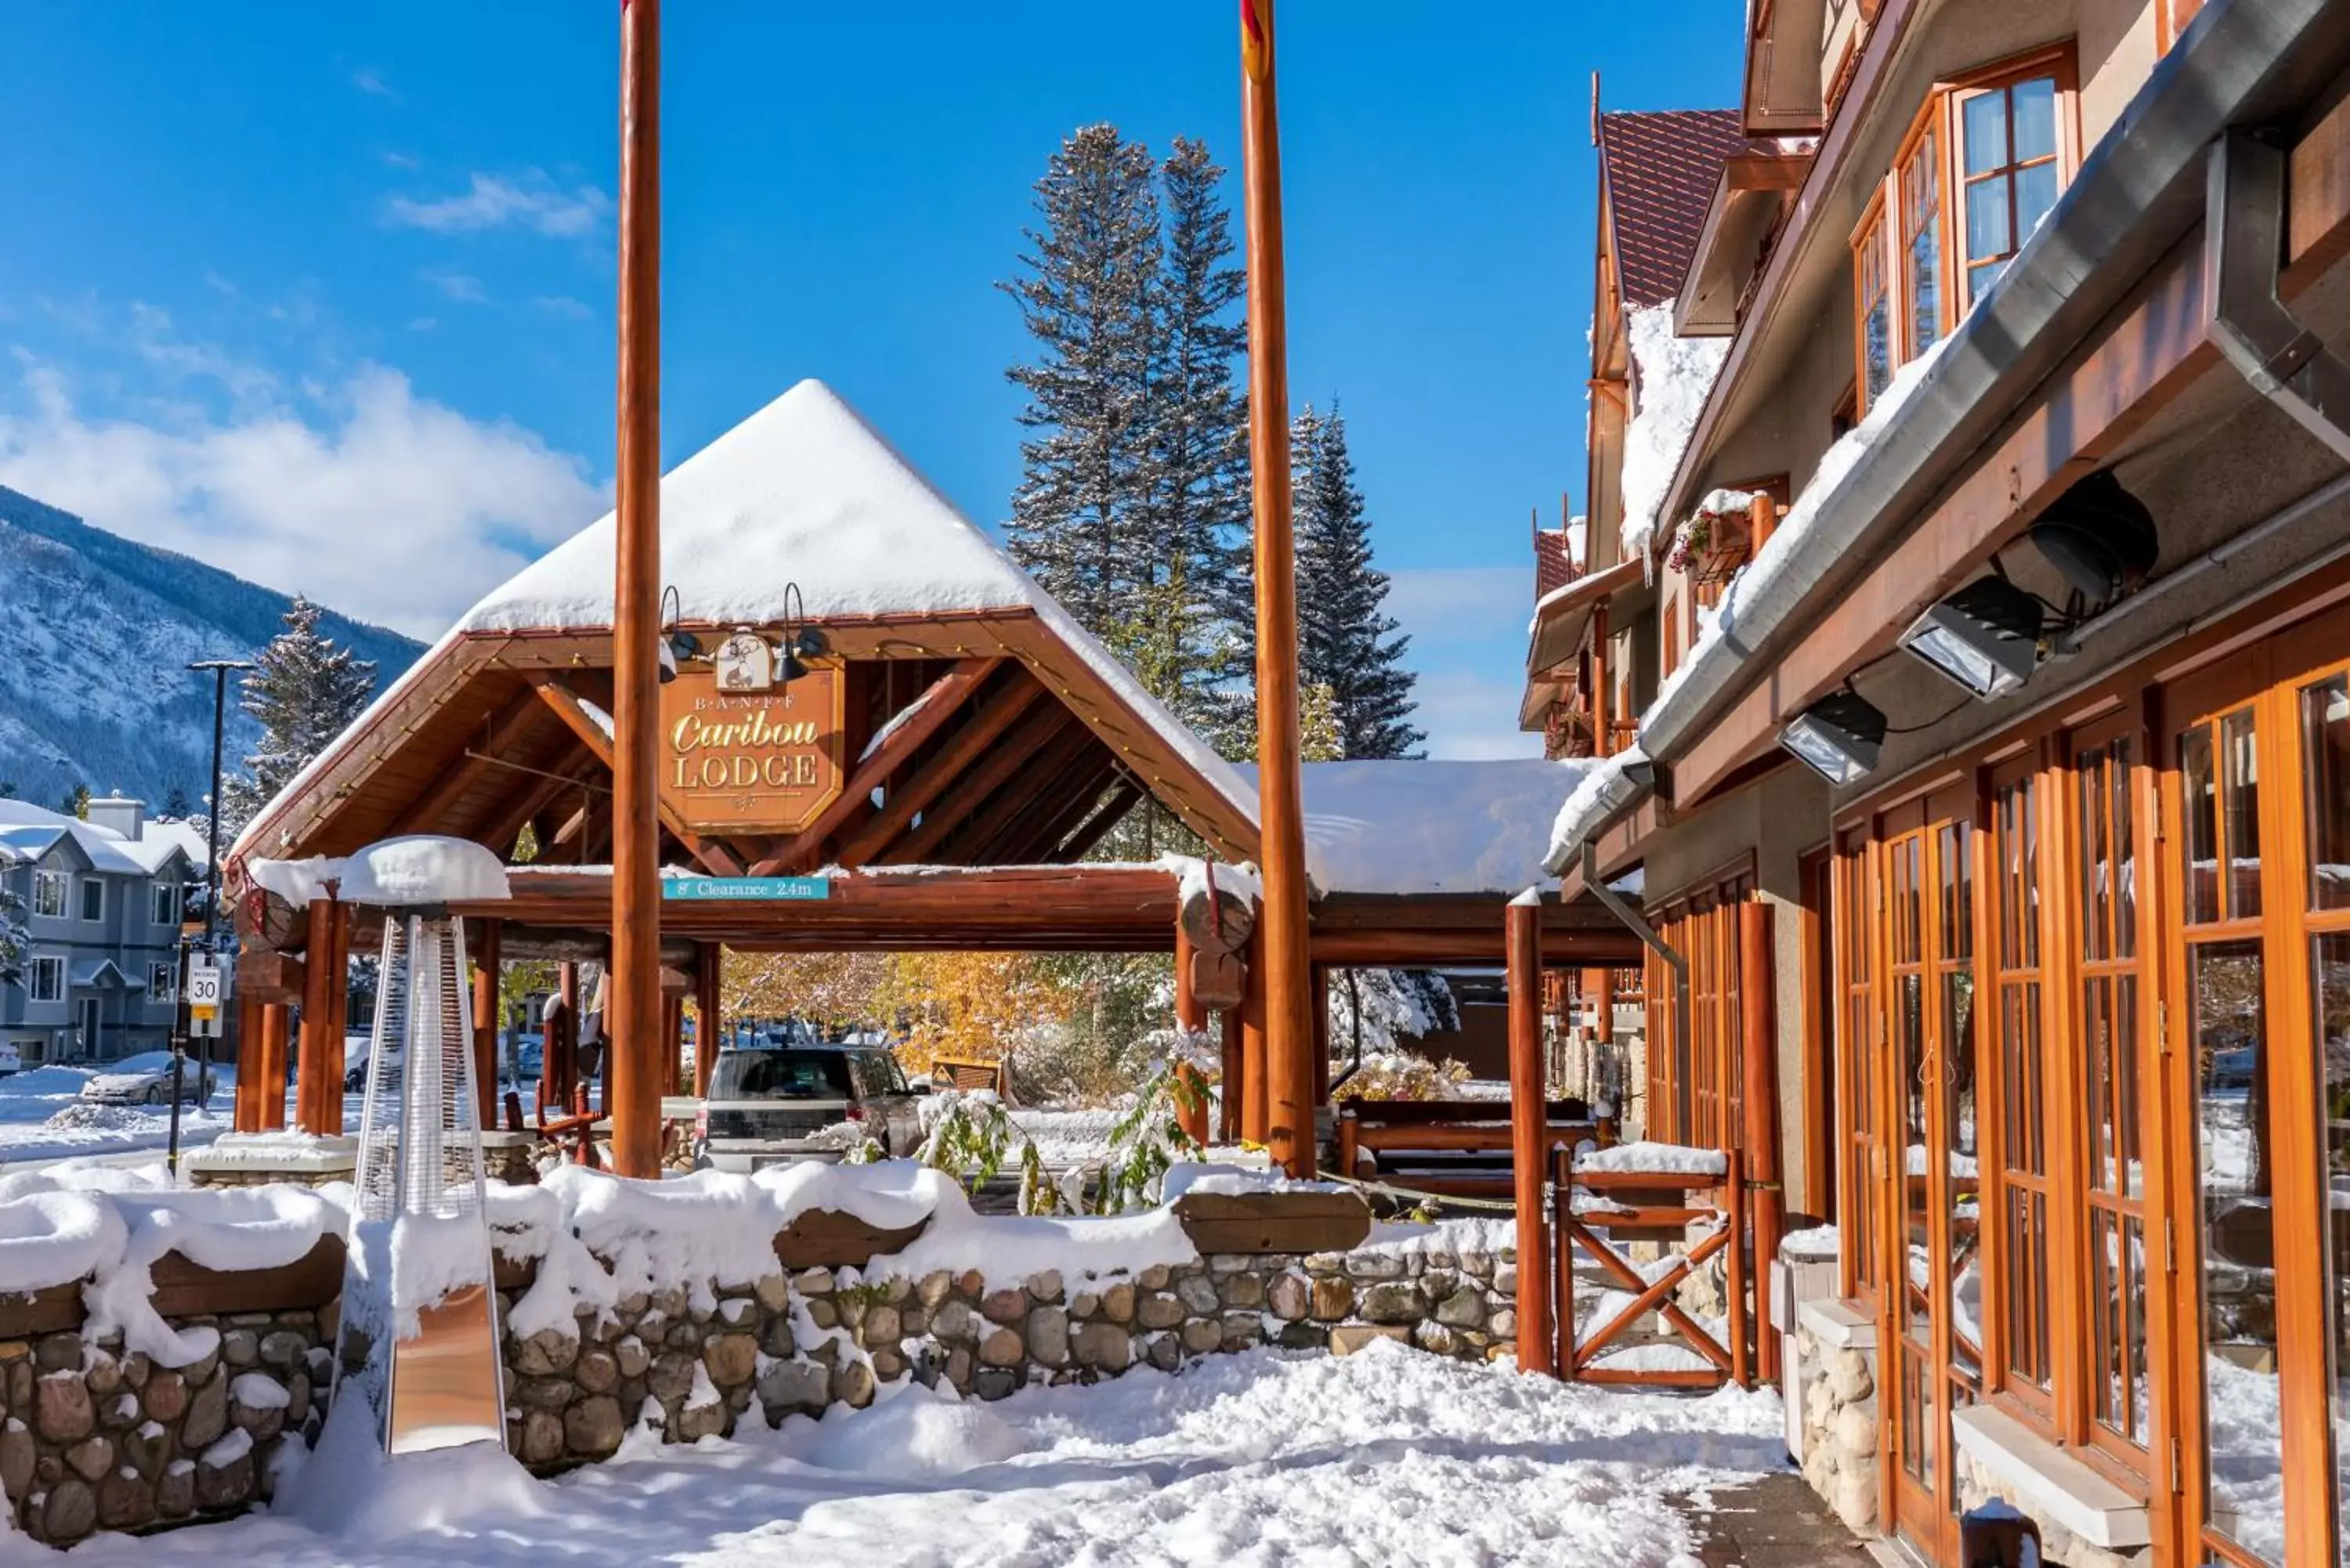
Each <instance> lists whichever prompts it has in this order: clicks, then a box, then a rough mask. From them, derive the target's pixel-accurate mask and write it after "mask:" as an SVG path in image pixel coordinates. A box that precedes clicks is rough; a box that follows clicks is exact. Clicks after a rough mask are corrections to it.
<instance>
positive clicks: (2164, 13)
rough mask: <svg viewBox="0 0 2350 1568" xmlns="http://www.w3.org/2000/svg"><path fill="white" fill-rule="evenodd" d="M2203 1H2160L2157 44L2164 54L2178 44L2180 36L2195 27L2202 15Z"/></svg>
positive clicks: (2156, 28) (2157, 12)
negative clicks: (2198, 17)
mask: <svg viewBox="0 0 2350 1568" xmlns="http://www.w3.org/2000/svg"><path fill="white" fill-rule="evenodd" d="M2202 11H2203V0H2160V3H2159V4H2158V5H2156V6H2155V44H2156V47H2158V50H2159V51H2160V52H2161V53H2163V54H2166V55H2167V54H2168V53H2169V52H2170V46H2171V45H2173V44H2175V43H2177V42H2178V36H2179V35H2180V34H2181V33H2184V32H2186V31H2187V29H2188V28H2189V27H2190V26H2193V25H2194V22H2195V18H2196V17H2197V16H2200V15H2201V14H2202Z"/></svg>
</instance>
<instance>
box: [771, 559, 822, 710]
mask: <svg viewBox="0 0 2350 1568" xmlns="http://www.w3.org/2000/svg"><path fill="white" fill-rule="evenodd" d="M806 618H807V607H806V604H805V603H804V602H802V600H801V598H800V586H799V584H797V583H785V585H784V640H783V643H782V645H781V646H780V647H778V648H777V649H775V653H776V660H775V668H776V674H777V675H778V677H779V678H780V679H781V680H783V683H784V684H785V685H786V686H789V685H790V684H791V683H792V682H793V681H795V680H798V679H799V678H800V677H801V676H803V675H806V673H807V672H808V671H807V666H806V664H805V663H803V662H802V660H804V659H814V658H816V657H817V656H818V655H820V654H822V653H823V652H824V651H825V650H826V649H827V646H828V645H827V643H826V641H825V639H824V633H822V632H820V631H818V630H816V628H814V627H812V626H806V625H803V624H801V623H802V622H803V621H805V620H806Z"/></svg>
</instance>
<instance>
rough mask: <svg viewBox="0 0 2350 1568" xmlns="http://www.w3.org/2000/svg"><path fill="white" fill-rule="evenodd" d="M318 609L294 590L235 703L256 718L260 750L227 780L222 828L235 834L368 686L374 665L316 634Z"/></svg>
mask: <svg viewBox="0 0 2350 1568" xmlns="http://www.w3.org/2000/svg"><path fill="white" fill-rule="evenodd" d="M318 615H319V611H318V607H317V606H316V605H314V604H312V603H311V602H310V601H309V600H308V599H306V598H303V597H300V596H299V595H296V597H295V599H294V602H293V604H292V605H290V606H288V607H286V629H285V630H284V631H282V632H280V633H278V634H277V636H276V639H273V640H272V641H271V642H270V644H269V646H268V647H267V648H265V649H263V650H262V652H261V657H260V659H258V660H257V661H256V663H255V669H254V670H253V671H252V672H251V673H250V674H248V675H246V676H245V678H244V696H243V699H242V701H241V702H240V703H239V705H240V706H241V707H243V708H244V711H246V712H247V713H249V714H251V715H252V716H253V717H254V718H255V719H258V720H259V721H261V749H260V750H259V751H257V752H255V753H253V754H252V755H250V756H248V757H246V758H245V759H244V766H245V774H244V776H243V777H241V778H232V779H230V780H229V781H228V784H227V787H226V789H225V791H224V799H223V801H222V805H221V826H222V828H223V829H224V832H226V833H234V832H235V831H237V830H239V829H242V828H243V827H244V825H245V824H246V823H247V822H249V821H251V820H252V819H253V815H254V813H255V812H257V811H259V810H260V809H261V808H262V807H263V806H264V805H267V804H268V803H269V802H270V801H271V800H272V799H274V798H276V794H277V792H278V791H280V790H282V789H284V788H285V787H286V784H289V783H291V782H292V781H293V778H294V775H295V774H297V773H299V772H301V771H302V769H303V768H305V767H306V766H307V765H308V764H309V762H310V759H311V758H313V757H315V756H317V754H318V753H320V752H322V751H324V750H326V747H327V742H329V741H331V740H333V739H334V738H335V737H336V736H337V735H338V734H340V733H341V732H342V731H343V729H344V727H345V726H347V725H348V724H349V723H350V722H351V721H352V720H353V719H356V718H358V717H359V711H360V710H361V709H363V708H365V707H366V706H367V704H368V699H369V695H370V694H371V693H372V692H373V691H374V690H375V666H374V665H373V664H372V663H370V662H369V661H368V660H365V659H355V658H353V657H352V656H351V650H350V649H347V648H338V647H336V646H335V642H334V639H332V638H329V637H326V636H323V635H321V634H320V632H319V631H318Z"/></svg>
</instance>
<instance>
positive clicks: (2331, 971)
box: [2300, 674, 2350, 1532]
mask: <svg viewBox="0 0 2350 1568" xmlns="http://www.w3.org/2000/svg"><path fill="white" fill-rule="evenodd" d="M2300 708H2301V712H2300V719H2301V729H2302V753H2301V754H2302V792H2303V809H2304V811H2305V813H2306V815H2307V818H2308V831H2309V870H2308V899H2307V903H2308V915H2307V919H2308V923H2309V926H2310V929H2311V936H2310V966H2309V969H2310V973H2309V983H2310V991H2311V1002H2312V1008H2311V1013H2312V1021H2313V1023H2314V1025H2315V1035H2316V1045H2317V1053H2316V1054H2317V1061H2318V1064H2319V1072H2320V1074H2321V1075H2322V1076H2321V1079H2320V1081H2319V1083H2318V1085H2317V1093H2318V1116H2319V1127H2320V1132H2321V1141H2320V1143H2319V1145H2318V1147H2319V1148H2320V1150H2321V1151H2322V1152H2323V1155H2324V1170H2323V1173H2322V1174H2323V1179H2324V1192H2325V1194H2326V1199H2327V1209H2328V1210H2329V1211H2333V1210H2340V1209H2342V1208H2344V1207H2350V674H2338V675H2335V676H2333V677H2332V678H2331V679H2328V680H2319V681H2315V682H2313V683H2311V684H2309V685H2306V686H2304V687H2303V688H2302V689H2301V692H2300ZM2329 1240H2330V1242H2331V1245H2329V1246H2328V1247H2326V1248H2325V1249H2324V1253H2325V1256H2324V1262H2325V1272H2326V1281H2325V1317H2326V1329H2327V1332H2326V1335H2325V1342H2326V1346H2327V1348H2328V1349H2329V1351H2330V1352H2331V1353H2332V1359H2333V1363H2334V1386H2333V1387H2332V1389H2330V1390H2329V1393H2330V1395H2331V1397H2330V1399H2329V1400H2328V1404H2329V1406H2330V1409H2331V1414H2332V1417H2333V1419H2332V1422H2331V1426H2332V1428H2333V1438H2334V1529H2335V1530H2336V1531H2337V1532H2338V1531H2341V1530H2344V1529H2345V1528H2350V1233H2345V1228H2344V1227H2343V1226H2342V1225H2341V1224H2340V1223H2339V1221H2338V1220H2337V1221H2336V1222H2335V1223H2334V1227H2333V1233H2332V1235H2331V1237H2330V1238H2329Z"/></svg>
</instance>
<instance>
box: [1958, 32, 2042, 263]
mask: <svg viewBox="0 0 2350 1568" xmlns="http://www.w3.org/2000/svg"><path fill="white" fill-rule="evenodd" d="M2057 101H2058V94H2057V85H2056V77H2055V74H2054V72H2053V71H2049V70H2043V71H2041V72H2039V73H2038V74H2036V75H2033V76H2028V77H2025V78H2022V79H2021V80H2016V81H2011V82H2006V83H2004V84H2002V85H1999V86H1996V87H1986V88H1976V89H1971V90H1962V91H1961V92H1960V94H1959V99H1958V119H1959V155H1960V168H1959V183H1960V192H1961V195H1960V211H1961V212H1962V213H1964V214H1965V218H1966V254H1965V256H1964V258H1963V259H1964V262H1965V270H1964V277H1963V286H1964V287H1965V290H1966V303H1967V304H1969V305H1972V304H1973V303H1974V301H1975V300H1977V299H1979V298H1981V296H1982V291H1983V290H1984V289H1986V288H1988V287H1990V286H1991V280H1992V279H1993V278H1996V277H1997V276H1999V275H2000V273H2001V271H2002V270H2003V269H2004V268H2005V267H2006V265H2007V264H2008V262H2009V261H2010V260H2011V259H2012V257H2013V256H2014V254H2015V253H2016V252H2017V251H2020V250H2022V248H2023V242H2024V241H2025V240H2027V239H2029V238H2031V237H2032V230H2033V226H2034V225H2035V224H2037V223H2039V222H2040V220H2041V219H2042V218H2043V217H2045V216H2046V215H2047V213H2048V209H2049V208H2051V207H2053V206H2054V205H2055V204H2056V190H2057V186H2058V183H2059V176H2060V172H2061V171H2060V170H2059V168H2058V164H2057V133H2056V107H2057Z"/></svg>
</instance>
